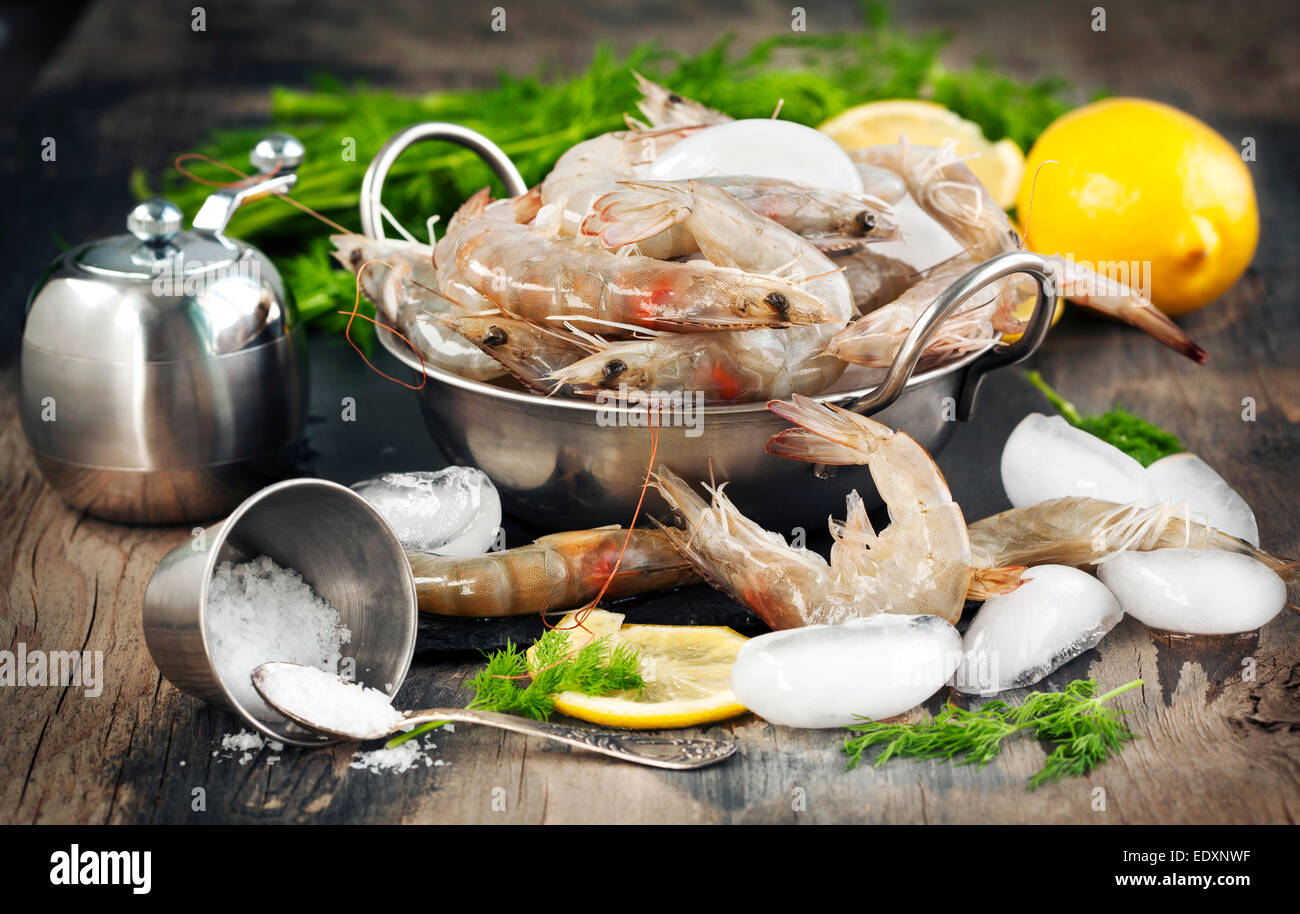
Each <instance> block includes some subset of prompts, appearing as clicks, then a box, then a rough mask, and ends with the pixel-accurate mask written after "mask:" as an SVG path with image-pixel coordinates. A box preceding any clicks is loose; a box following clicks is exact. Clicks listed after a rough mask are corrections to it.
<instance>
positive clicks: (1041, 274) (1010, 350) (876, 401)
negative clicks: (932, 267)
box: [849, 251, 1056, 422]
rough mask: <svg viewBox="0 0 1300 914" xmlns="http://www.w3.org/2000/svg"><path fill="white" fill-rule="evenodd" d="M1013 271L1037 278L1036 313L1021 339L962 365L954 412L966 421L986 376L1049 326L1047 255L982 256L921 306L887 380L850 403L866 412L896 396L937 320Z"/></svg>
mask: <svg viewBox="0 0 1300 914" xmlns="http://www.w3.org/2000/svg"><path fill="white" fill-rule="evenodd" d="M1013 273H1027V274H1029V275H1030V276H1032V277H1033V278H1034V280H1035V282H1037V284H1038V299H1037V301H1035V302H1034V313H1033V315H1032V316H1031V317H1030V318H1029V325H1028V326H1027V327H1026V328H1025V331H1024V333H1023V334H1021V337H1020V339H1018V340H1016V341H1015V342H1014V343H1012V344H1010V345H1009V346H992V347H990V348H989V349H988V350H987V351H986V352H984V354H983V355H981V356H980V357H979V358H977V359H975V360H974V361H972V362H971V363H970V364H969V365H967V366H966V367H965V369H963V373H962V379H961V387H960V392H959V394H958V396H959V400H958V403H957V418H958V419H960V420H962V421H963V422H964V421H966V420H967V419H969V418H970V417H971V414H972V413H973V411H974V408H975V396H976V394H978V393H979V389H980V384H981V383H982V382H983V381H984V376H985V375H986V374H988V373H989V372H990V371H992V370H993V369H995V368H1001V367H1002V366H1003V365H1011V364H1013V363H1015V362H1019V361H1021V360H1022V359H1026V358H1028V357H1029V356H1030V355H1032V354H1033V352H1034V350H1035V349H1037V348H1038V347H1039V345H1040V344H1041V343H1042V342H1043V338H1044V337H1046V336H1047V331H1048V329H1050V328H1051V326H1052V311H1053V310H1054V308H1055V304H1056V296H1055V294H1053V291H1052V287H1053V285H1054V284H1053V282H1052V280H1051V279H1050V276H1051V271H1050V267H1049V266H1048V263H1047V260H1046V259H1044V258H1043V257H1041V256H1039V255H1038V254H1034V253H1031V252H1029V251H1011V252H1009V253H1006V254H999V255H998V256H996V257H993V258H990V259H989V260H986V261H984V262H983V263H982V264H980V265H979V266H977V267H975V269H973V270H971V271H970V272H969V273H967V274H966V275H965V276H963V277H962V278H961V279H959V280H957V281H956V282H954V283H953V284H952V285H951V286H949V287H948V288H947V289H945V290H944V291H943V293H942V294H941V295H939V296H938V297H937V298H936V299H935V300H934V301H933V302H931V304H930V307H928V308H927V309H926V310H925V313H923V314H922V315H921V317H920V319H919V320H917V322H916V323H915V324H914V325H913V326H912V329H911V330H910V331H909V332H908V334H907V337H906V338H905V339H904V340H903V344H902V345H901V346H899V348H898V353H897V355H895V356H894V362H893V364H892V365H890V366H889V373H888V374H887V375H886V376H885V380H884V381H882V382H881V383H880V385H879V386H878V387H876V389H875V390H873V391H871V393H869V394H864V395H863V396H861V397H859V398H858V399H857V400H854V401H853V403H852V405H850V406H849V409H852V410H853V411H854V412H858V413H862V414H863V415H870V414H871V413H875V412H879V411H880V410H882V409H884V408H885V407H886V406H888V405H889V404H891V403H893V402H894V401H895V400H897V399H898V396H899V394H901V393H902V392H903V388H904V387H905V386H906V385H907V382H908V380H909V379H911V377H912V372H914V371H915V370H916V364H917V362H919V361H920V360H921V355H922V354H923V353H924V352H925V348H926V346H928V345H929V343H930V339H931V337H933V336H934V334H935V332H936V331H937V330H938V329H939V325H940V324H942V323H943V322H944V321H945V320H947V319H948V318H949V317H950V316H951V315H952V314H953V313H954V312H956V311H957V309H958V308H960V307H961V306H962V304H963V303H965V301H966V300H967V299H968V298H970V297H971V296H972V295H974V294H975V293H977V292H979V291H980V290H981V289H983V288H984V287H985V286H987V285H989V284H990V283H992V282H995V281H997V280H999V279H1002V278H1003V277H1005V276H1010V275H1011V274H1013Z"/></svg>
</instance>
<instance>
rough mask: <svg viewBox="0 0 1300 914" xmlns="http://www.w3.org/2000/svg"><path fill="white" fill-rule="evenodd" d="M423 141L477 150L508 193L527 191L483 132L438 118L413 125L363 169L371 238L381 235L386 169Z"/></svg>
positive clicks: (365, 227)
mask: <svg viewBox="0 0 1300 914" xmlns="http://www.w3.org/2000/svg"><path fill="white" fill-rule="evenodd" d="M422 140H447V141H448V142H451V143H455V144H457V145H458V146H464V147H465V148H466V149H471V150H473V151H474V152H476V153H478V156H479V158H480V159H482V160H483V161H484V162H486V163H487V164H488V165H489V166H490V167H491V169H492V170H493V171H494V172H496V175H497V177H498V178H500V179H501V182H502V183H503V184H505V186H506V192H507V193H508V194H510V195H511V196H513V197H517V196H519V195H520V194H522V193H526V192H527V190H528V185H527V184H525V183H524V179H523V177H522V176H521V175H520V174H519V169H517V168H515V164H514V163H513V162H511V161H510V157H509V156H508V155H506V154H505V153H504V152H502V151H501V147H500V146H498V145H497V144H496V143H493V142H492V141H491V140H489V139H488V138H487V137H485V136H483V134H481V133H477V132H475V131H473V130H470V129H469V128H468V127H462V126H460V125H459V124H448V123H443V122H440V121H428V122H426V123H423V124H412V125H411V126H410V127H407V128H405V129H403V130H399V131H397V133H394V134H393V135H392V136H391V137H390V138H389V140H388V142H387V143H385V144H384V146H383V148H382V149H380V150H379V153H378V154H377V155H376V156H375V157H374V159H372V160H371V162H370V165H369V167H368V168H366V174H365V177H364V178H362V180H361V231H362V232H363V233H365V234H366V235H368V236H370V237H371V238H383V237H384V219H383V209H382V204H381V203H380V195H381V194H382V193H383V190H384V179H385V178H386V177H388V171H389V169H391V168H392V167H393V163H394V162H396V161H397V157H398V156H400V155H401V154H402V153H403V152H405V151H406V150H407V148H408V147H410V146H413V145H415V144H416V143H418V142H420V141H422Z"/></svg>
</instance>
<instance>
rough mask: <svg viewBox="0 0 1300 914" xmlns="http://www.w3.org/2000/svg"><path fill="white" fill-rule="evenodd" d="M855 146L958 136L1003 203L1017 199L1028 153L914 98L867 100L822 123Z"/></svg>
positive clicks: (960, 149)
mask: <svg viewBox="0 0 1300 914" xmlns="http://www.w3.org/2000/svg"><path fill="white" fill-rule="evenodd" d="M817 129H818V130H820V131H821V132H822V133H825V134H826V135H827V136H829V137H830V138H831V139H833V140H834V141H835V142H837V143H839V144H840V145H841V146H843V147H844V148H845V149H848V150H850V151H852V150H854V149H861V148H863V147H864V146H884V145H887V144H890V143H897V142H898V138H899V137H900V136H906V137H907V141H908V142H909V143H912V144H914V145H917V146H938V145H940V144H941V143H943V142H944V140H947V139H953V140H956V141H957V155H959V156H967V155H971V154H975V156H976V158H972V159H967V160H966V164H967V165H969V166H970V170H971V171H973V172H975V177H977V178H979V179H980V183H982V184H983V185H984V186H985V187H986V188H988V191H989V193H990V194H991V195H992V197H993V199H994V200H995V201H997V204H998V206H1000V207H1002V208H1003V209H1007V208H1008V207H1010V206H1011V205H1012V204H1013V203H1015V202H1016V193H1017V191H1019V190H1020V179H1021V176H1022V175H1023V174H1024V170H1025V156H1024V154H1023V153H1022V152H1021V151H1020V147H1019V146H1017V145H1016V144H1015V143H1014V142H1013V141H1011V140H999V141H998V142H996V143H992V142H989V141H988V140H987V139H985V137H984V133H983V132H982V131H981V130H980V128H979V125H978V124H974V123H972V122H970V121H967V120H963V119H962V118H961V117H959V116H958V115H957V114H955V113H954V112H952V111H949V110H948V109H947V108H945V107H944V106H943V105H940V104H936V103H935V102H924V101H918V100H915V99H895V100H891V101H881V102H868V103H867V104H865V105H857V106H855V107H853V108H849V109H848V110H847V111H843V112H841V113H840V114H837V115H836V116H835V117H833V118H831V119H830V120H828V121H826V122H825V123H824V124H822V125H821V126H820V127H818V128H817Z"/></svg>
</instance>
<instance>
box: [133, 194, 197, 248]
mask: <svg viewBox="0 0 1300 914" xmlns="http://www.w3.org/2000/svg"><path fill="white" fill-rule="evenodd" d="M183 221H184V216H183V215H182V213H181V209H180V207H179V206H177V205H176V204H175V203H172V202H171V201H170V200H164V199H163V198H162V197H154V198H153V199H152V200H145V201H144V202H143V203H139V204H137V205H136V207H135V209H133V210H131V212H130V213H129V214H128V215H127V217H126V228H127V231H129V232H130V233H131V234H132V235H134V236H135V237H137V238H139V239H140V240H141V241H143V242H144V243H145V244H149V245H155V246H157V245H163V244H166V243H167V242H168V241H171V240H172V238H174V237H175V236H176V233H177V232H179V231H180V230H181V224H182V222H183Z"/></svg>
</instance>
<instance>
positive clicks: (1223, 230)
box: [1016, 98, 1259, 315]
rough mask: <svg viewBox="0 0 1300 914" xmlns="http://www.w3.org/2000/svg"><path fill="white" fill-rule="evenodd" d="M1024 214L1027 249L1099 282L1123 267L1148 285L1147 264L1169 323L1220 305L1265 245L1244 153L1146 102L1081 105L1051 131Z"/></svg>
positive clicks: (1032, 164)
mask: <svg viewBox="0 0 1300 914" xmlns="http://www.w3.org/2000/svg"><path fill="white" fill-rule="evenodd" d="M1048 160H1055V161H1056V162H1058V163H1059V164H1055V165H1052V164H1048V165H1046V166H1044V167H1043V168H1042V170H1041V171H1039V172H1038V180H1037V187H1036V188H1035V186H1034V184H1035V182H1034V173H1035V171H1036V170H1037V169H1038V167H1039V165H1040V164H1042V163H1043V162H1046V161H1048ZM1031 194H1032V198H1033V199H1032V203H1031V200H1030V197H1031ZM1016 207H1017V212H1018V214H1019V217H1020V219H1021V220H1022V221H1023V220H1026V219H1027V220H1028V225H1027V226H1026V228H1027V231H1028V237H1027V239H1026V246H1027V247H1028V248H1029V249H1030V250H1034V251H1038V252H1040V253H1043V254H1060V255H1062V256H1072V257H1073V258H1074V259H1075V260H1076V261H1079V262H1081V263H1084V264H1085V265H1087V266H1090V267H1092V268H1093V269H1097V268H1098V266H1099V265H1101V266H1102V267H1103V270H1102V271H1103V272H1104V271H1105V270H1106V269H1119V268H1120V267H1119V266H1118V265H1126V266H1125V267H1123V268H1124V269H1127V270H1128V271H1129V274H1130V275H1138V276H1141V275H1143V272H1144V269H1145V267H1146V265H1147V264H1149V265H1150V277H1151V283H1150V292H1151V298H1152V301H1153V302H1154V303H1155V304H1156V305H1157V306H1158V307H1159V308H1160V309H1161V310H1163V311H1164V312H1165V313H1167V314H1171V315H1178V314H1185V313H1187V312H1188V311H1194V310H1195V309H1197V308H1200V307H1203V306H1204V305H1207V304H1209V303H1210V302H1211V301H1213V300H1214V299H1215V298H1217V297H1218V296H1219V295H1220V294H1221V293H1222V292H1223V291H1224V290H1225V289H1227V288H1228V286H1230V285H1232V283H1233V282H1235V281H1236V279H1237V277H1239V276H1240V275H1241V274H1242V272H1243V271H1244V270H1245V269H1246V267H1247V266H1249V265H1250V260H1251V258H1252V257H1253V256H1254V253H1255V245H1256V243H1257V242H1258V240H1259V214H1258V212H1257V210H1256V206H1255V187H1254V184H1253V183H1252V181H1251V177H1250V170H1249V169H1248V168H1247V166H1246V163H1245V162H1244V161H1242V157H1241V154H1240V151H1239V150H1238V149H1237V148H1236V147H1235V146H1233V145H1232V144H1230V143H1229V142H1228V141H1227V140H1225V139H1224V138H1223V137H1221V136H1220V135H1219V134H1218V133H1216V132H1215V131H1214V130H1212V129H1211V128H1210V127H1208V126H1207V125H1205V124H1203V123H1202V122H1201V121H1198V120H1197V119H1196V118H1194V117H1192V116H1191V115H1189V114H1186V113H1184V112H1182V111H1179V110H1178V109H1177V108H1172V107H1170V106H1169V105H1164V104H1161V103H1159V102H1153V101H1148V100H1145V99H1139V98H1114V99H1107V100H1105V101H1100V102H1095V103H1093V104H1091V105H1085V106H1084V107H1082V108H1079V109H1077V110H1075V111H1072V112H1070V113H1069V114H1066V115H1064V116H1063V117H1061V118H1059V119H1057V120H1056V121H1055V122H1054V123H1053V124H1052V125H1051V126H1049V127H1048V128H1047V130H1046V131H1044V132H1043V135H1042V136H1041V137H1039V138H1038V142H1036V143H1035V144H1034V147H1033V149H1031V150H1030V152H1029V158H1028V160H1027V162H1026V164H1025V174H1024V180H1023V182H1022V184H1021V187H1020V193H1019V195H1018V196H1017V198H1016ZM1111 265H1115V266H1111ZM1135 266H1136V268H1137V269H1138V270H1139V272H1138V273H1137V274H1133V272H1132V271H1133V269H1134V267H1135Z"/></svg>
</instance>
